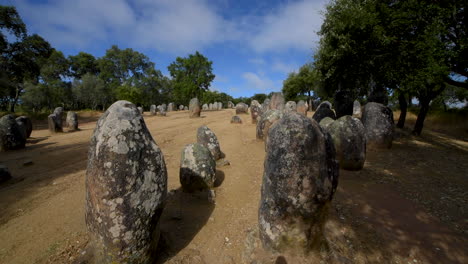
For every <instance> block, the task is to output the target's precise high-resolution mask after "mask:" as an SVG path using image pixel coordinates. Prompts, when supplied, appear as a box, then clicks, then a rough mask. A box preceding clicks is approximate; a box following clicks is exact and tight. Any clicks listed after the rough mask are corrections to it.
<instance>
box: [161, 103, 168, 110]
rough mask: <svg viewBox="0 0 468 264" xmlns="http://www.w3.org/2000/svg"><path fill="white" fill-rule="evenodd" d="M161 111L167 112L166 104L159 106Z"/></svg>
mask: <svg viewBox="0 0 468 264" xmlns="http://www.w3.org/2000/svg"><path fill="white" fill-rule="evenodd" d="M161 110H162V111H164V112H167V105H166V104H162V105H161Z"/></svg>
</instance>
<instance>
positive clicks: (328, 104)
mask: <svg viewBox="0 0 468 264" xmlns="http://www.w3.org/2000/svg"><path fill="white" fill-rule="evenodd" d="M321 107H326V108H328V109H332V104H331V103H330V102H328V101H323V102H321V103H320V104H319V105H318V106H317V110H318V109H319V108H321Z"/></svg>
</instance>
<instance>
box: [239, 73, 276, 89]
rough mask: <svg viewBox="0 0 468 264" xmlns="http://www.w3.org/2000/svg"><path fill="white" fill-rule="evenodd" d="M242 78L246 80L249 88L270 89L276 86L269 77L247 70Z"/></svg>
mask: <svg viewBox="0 0 468 264" xmlns="http://www.w3.org/2000/svg"><path fill="white" fill-rule="evenodd" d="M242 78H244V80H245V81H246V83H247V86H248V88H249V89H257V90H262V91H268V90H272V89H274V88H275V87H274V86H275V83H274V82H273V81H272V80H270V79H269V78H268V77H265V76H259V75H257V74H255V73H253V72H245V73H244V74H242Z"/></svg>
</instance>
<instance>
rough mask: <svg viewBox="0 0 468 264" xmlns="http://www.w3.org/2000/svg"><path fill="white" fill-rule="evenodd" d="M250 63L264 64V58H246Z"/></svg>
mask: <svg viewBox="0 0 468 264" xmlns="http://www.w3.org/2000/svg"><path fill="white" fill-rule="evenodd" d="M248 61H249V62H250V63H252V64H255V65H264V64H265V60H264V59H262V58H253V59H249V60H248Z"/></svg>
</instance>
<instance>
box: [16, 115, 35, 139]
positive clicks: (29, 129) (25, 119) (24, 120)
mask: <svg viewBox="0 0 468 264" xmlns="http://www.w3.org/2000/svg"><path fill="white" fill-rule="evenodd" d="M16 123H18V124H19V123H23V124H24V127H25V128H26V138H29V137H30V136H31V133H32V130H33V126H32V121H31V118H29V117H27V116H20V117H17V118H16Z"/></svg>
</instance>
